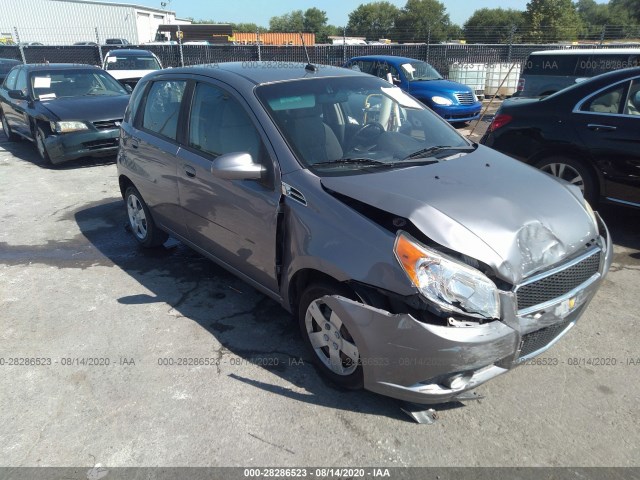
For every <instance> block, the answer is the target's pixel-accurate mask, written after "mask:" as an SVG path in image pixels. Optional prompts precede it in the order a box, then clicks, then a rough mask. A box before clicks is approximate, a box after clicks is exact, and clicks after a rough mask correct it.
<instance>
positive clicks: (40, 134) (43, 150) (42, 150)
mask: <svg viewBox="0 0 640 480" xmlns="http://www.w3.org/2000/svg"><path fill="white" fill-rule="evenodd" d="M45 138H47V137H46V135H45V134H44V131H43V130H42V128H40V127H37V128H36V147H37V148H38V154H39V155H40V158H41V159H42V161H43V162H45V163H51V157H49V152H47V145H46V144H45V143H44V139H45Z"/></svg>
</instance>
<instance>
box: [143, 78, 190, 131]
mask: <svg viewBox="0 0 640 480" xmlns="http://www.w3.org/2000/svg"><path fill="white" fill-rule="evenodd" d="M186 86H187V82H186V81H184V80H163V81H158V82H153V84H152V85H151V88H150V89H149V93H148V94H147V101H146V103H145V107H144V117H143V119H142V127H143V128H144V129H145V130H149V131H151V132H154V133H157V134H158V135H161V136H163V137H166V138H168V139H170V140H175V139H176V133H177V131H178V116H179V115H180V104H181V102H182V96H183V95H184V90H185V87H186Z"/></svg>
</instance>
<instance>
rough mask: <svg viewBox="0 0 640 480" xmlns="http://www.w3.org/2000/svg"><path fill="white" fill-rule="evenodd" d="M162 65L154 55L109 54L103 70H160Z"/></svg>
mask: <svg viewBox="0 0 640 480" xmlns="http://www.w3.org/2000/svg"><path fill="white" fill-rule="evenodd" d="M161 68H162V67H161V66H160V63H158V60H156V58H155V57H149V56H146V55H145V56H132V55H127V56H125V57H118V56H115V55H113V56H112V55H109V56H108V57H107V61H106V62H105V68H104V69H105V70H160V69H161Z"/></svg>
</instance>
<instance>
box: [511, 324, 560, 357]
mask: <svg viewBox="0 0 640 480" xmlns="http://www.w3.org/2000/svg"><path fill="white" fill-rule="evenodd" d="M571 322H573V320H565V321H564V322H560V323H557V324H556V325H551V326H549V327H545V328H541V329H540V330H536V331H535V332H531V333H527V334H526V335H523V337H522V348H521V349H520V358H522V357H526V356H527V355H531V354H532V353H533V352H536V351H538V350H540V349H541V348H544V347H546V346H547V345H549V343H551V342H552V341H553V340H554V339H555V338H556V337H557V336H558V335H560V334H561V333H562V332H563V331H564V330H565V328H567V327H568V326H569V324H570V323H571Z"/></svg>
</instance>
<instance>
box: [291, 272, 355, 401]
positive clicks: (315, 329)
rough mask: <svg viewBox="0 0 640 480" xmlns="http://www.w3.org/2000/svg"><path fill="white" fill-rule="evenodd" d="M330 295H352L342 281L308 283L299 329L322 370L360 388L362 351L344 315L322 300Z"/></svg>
mask: <svg viewBox="0 0 640 480" xmlns="http://www.w3.org/2000/svg"><path fill="white" fill-rule="evenodd" d="M327 295H329V296H330V295H341V296H343V297H347V298H352V297H353V295H352V294H351V293H350V292H348V291H347V290H346V289H344V288H342V287H340V286H339V285H331V284H328V283H317V284H314V285H311V286H309V287H307V289H306V290H305V291H304V293H303V294H302V297H301V298H300V303H299V306H298V322H299V325H300V331H301V333H302V337H303V340H304V343H305V345H306V346H307V349H308V350H309V351H310V352H311V355H312V358H313V361H314V363H315V364H316V365H317V366H318V368H319V369H320V371H321V373H322V374H323V375H324V376H325V377H327V378H329V379H330V380H331V381H332V382H334V383H335V384H337V385H339V386H341V387H344V388H348V389H350V390H357V389H360V388H362V386H363V383H364V376H363V372H362V362H361V358H360V351H359V350H358V346H357V345H356V342H355V340H354V339H353V337H352V336H351V333H350V332H349V330H348V328H347V326H346V325H345V324H344V323H343V321H342V319H341V318H340V317H339V316H338V314H337V313H336V312H334V311H333V310H332V309H331V307H329V305H327V303H326V302H325V301H324V300H323V298H322V297H324V296H327Z"/></svg>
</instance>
